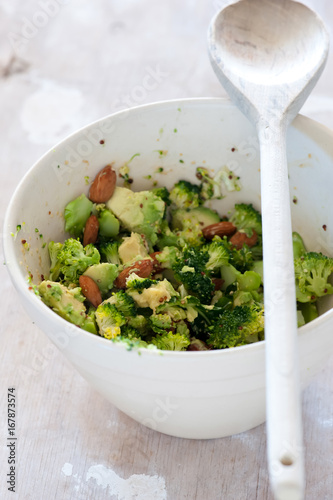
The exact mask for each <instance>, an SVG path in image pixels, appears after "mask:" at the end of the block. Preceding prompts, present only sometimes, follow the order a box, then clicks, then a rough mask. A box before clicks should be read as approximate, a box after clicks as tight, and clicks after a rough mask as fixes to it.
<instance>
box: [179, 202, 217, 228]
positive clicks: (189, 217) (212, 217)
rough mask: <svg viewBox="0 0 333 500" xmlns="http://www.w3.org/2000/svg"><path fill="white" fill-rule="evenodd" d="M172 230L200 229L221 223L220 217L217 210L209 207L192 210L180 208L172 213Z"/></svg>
mask: <svg viewBox="0 0 333 500" xmlns="http://www.w3.org/2000/svg"><path fill="white" fill-rule="evenodd" d="M171 217H172V220H171V227H172V229H185V228H188V227H190V226H197V225H199V227H200V228H204V227H206V226H210V225H211V224H216V223H217V222H220V220H221V219H220V217H219V215H218V213H217V212H215V210H212V209H211V208H208V207H202V206H200V207H196V208H192V209H190V210H186V209H184V208H178V209H176V210H174V211H173V212H172V215H171Z"/></svg>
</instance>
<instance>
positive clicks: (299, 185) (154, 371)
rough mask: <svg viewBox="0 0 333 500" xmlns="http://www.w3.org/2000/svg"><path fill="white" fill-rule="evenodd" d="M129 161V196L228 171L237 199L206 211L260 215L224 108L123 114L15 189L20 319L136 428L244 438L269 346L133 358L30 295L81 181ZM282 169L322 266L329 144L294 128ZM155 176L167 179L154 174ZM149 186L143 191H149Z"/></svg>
mask: <svg viewBox="0 0 333 500" xmlns="http://www.w3.org/2000/svg"><path fill="white" fill-rule="evenodd" d="M100 141H101V142H102V144H101V143H100ZM103 142H104V143H103ZM137 153H139V156H135V157H134V158H133V159H132V160H131V162H130V163H129V166H130V175H131V177H132V178H133V179H134V183H133V189H134V190H140V189H143V188H150V187H151V186H152V183H153V181H154V180H156V181H158V183H159V185H165V186H167V187H170V186H172V185H173V184H174V182H175V181H177V180H178V179H181V178H185V179H188V180H195V168H196V167H197V166H199V165H204V166H207V167H209V168H212V169H215V170H217V169H219V168H221V167H222V166H223V165H228V166H229V168H230V169H231V170H234V171H236V173H237V174H238V175H239V176H240V182H241V185H242V189H241V191H239V192H235V193H229V194H228V195H227V196H226V197H225V198H224V199H223V200H220V201H218V202H215V203H214V204H213V206H214V207H215V208H216V209H218V211H219V213H220V214H221V215H222V214H225V213H227V212H228V210H229V209H231V208H232V207H233V205H234V203H235V202H240V201H243V202H246V203H249V202H252V203H253V204H254V206H255V207H257V208H260V183H259V153H258V146H257V140H256V134H255V131H254V129H253V128H252V126H251V125H250V124H249V122H248V121H247V120H246V119H245V118H244V117H243V115H242V114H241V113H240V112H239V111H238V110H237V109H236V108H235V107H234V106H233V105H232V104H231V103H230V102H229V101H227V100H223V99H190V100H181V101H170V102H162V103H156V104H152V105H147V106H141V107H138V108H134V109H131V110H128V111H123V112H120V113H117V114H115V115H112V116H110V117H107V118H105V119H103V120H100V121H98V122H95V123H93V124H92V125H89V126H87V127H85V128H83V129H82V130H80V131H78V132H77V133H75V134H73V135H71V136H70V137H68V138H67V139H65V140H64V141H62V142H61V143H60V144H58V145H57V146H55V147H54V148H53V149H52V150H51V151H49V152H48V153H47V154H46V155H45V156H43V158H41V159H40V160H39V161H38V162H37V163H36V164H35V165H34V166H33V167H32V169H31V170H30V171H29V172H28V173H27V175H26V176H25V177H24V179H23V180H22V182H21V183H20V185H19V186H18V188H17V190H16V192H15V194H14V196H13V198H12V200H11V203H10V206H9V207H8V212H7V214H6V220H5V227H4V250H5V258H6V263H7V267H8V270H9V272H10V275H11V277H12V280H13V283H14V285H15V287H16V289H17V291H18V293H19V295H20V297H21V299H22V300H23V303H24V305H25V307H26V310H27V311H28V314H29V315H30V316H31V317H32V319H33V320H34V321H35V322H36V324H37V325H38V326H39V327H40V328H41V329H42V330H43V331H44V332H45V333H46V335H48V337H49V338H50V339H51V340H52V341H53V342H54V343H55V344H56V345H57V346H58V347H59V349H60V350H61V351H62V352H63V354H64V355H65V356H66V357H67V358H68V359H69V360H70V361H71V363H72V364H73V366H74V367H75V368H76V369H77V370H78V372H79V373H80V374H81V375H82V376H83V377H84V378H85V379H86V380H87V381H88V382H89V383H90V384H91V385H92V386H93V387H95V388H96V389H97V390H98V391H99V392H100V393H101V394H103V395H104V396H105V397H106V398H107V399H108V400H109V401H111V402H112V403H113V404H114V405H115V406H117V407H118V408H119V409H120V410H122V411H123V412H125V413H126V414H127V415H129V416H131V417H133V418H134V419H135V420H137V421H138V422H140V423H142V424H144V425H146V426H148V427H150V428H152V429H156V430H158V431H160V432H163V433H166V434H170V435H173V436H179V437H184V438H198V439H203V438H204V439H205V438H217V437H222V436H227V435H231V434H235V433H239V432H242V431H245V430H248V429H250V428H252V427H254V426H256V425H258V424H260V423H262V422H264V420H265V364H264V350H265V342H259V343H257V344H252V345H249V346H244V347H237V348H234V349H229V350H223V351H210V352H166V351H164V352H163V354H161V353H160V352H158V351H157V352H156V351H155V352H154V351H149V350H146V349H141V351H140V354H139V353H138V352H137V351H131V352H129V351H127V350H126V349H125V348H124V347H122V346H119V345H116V344H113V343H112V342H110V341H108V340H106V339H104V338H101V337H97V336H94V335H92V334H90V333H87V332H85V331H83V330H80V329H79V328H77V327H75V326H73V325H71V324H69V323H67V322H66V321H64V320H63V319H62V318H60V317H59V316H57V315H56V314H55V313H53V312H52V311H51V310H50V309H48V308H47V307H46V306H45V305H44V304H43V303H42V302H41V301H40V299H39V298H38V297H37V296H36V295H35V294H34V293H33V292H32V291H31V290H30V289H29V286H30V284H29V282H28V281H29V280H28V281H27V276H28V274H29V273H30V274H31V275H32V276H33V277H32V281H33V282H34V283H38V282H39V281H40V279H41V275H42V274H43V275H45V276H47V273H48V268H49V260H48V253H47V248H46V247H45V243H47V242H48V241H50V240H56V241H57V240H58V241H60V240H63V239H64V238H65V236H66V235H65V233H64V220H63V215H62V213H63V209H64V207H65V205H66V203H68V202H69V201H70V200H72V199H73V198H74V197H76V196H78V195H80V194H81V193H82V192H85V193H87V192H88V186H87V182H86V179H85V176H89V178H90V179H93V178H94V176H95V174H96V173H97V172H98V171H99V170H100V169H101V168H102V167H104V166H105V165H106V164H108V163H110V162H114V166H115V168H116V169H117V168H119V167H120V166H121V165H123V164H124V163H125V162H126V161H128V160H130V158H131V157H132V156H133V155H135V154H137ZM288 159H289V166H290V189H291V194H290V197H291V200H292V201H293V202H292V218H293V228H294V230H296V231H299V232H300V233H301V234H302V236H303V237H304V240H305V243H306V245H307V246H308V249H311V250H316V251H318V250H319V251H323V252H325V253H326V254H330V251H331V249H332V248H333V247H332V243H333V241H332V238H333V204H332V202H331V193H332V189H331V186H332V184H333V168H332V164H333V135H332V132H330V131H329V130H327V129H326V128H324V127H322V126H321V125H319V124H317V123H315V122H313V121H312V120H310V119H308V118H305V117H302V116H298V117H297V118H296V120H295V121H294V123H293V125H292V127H291V128H290V131H289V138H288ZM160 166H162V167H163V168H164V171H163V172H162V173H156V170H157V168H158V167H160ZM148 174H150V175H152V179H151V180H148V179H145V176H147V175H148ZM295 197H296V198H295ZM296 201H297V203H296ZM18 224H21V225H22V229H21V231H20V232H19V233H18V234H17V236H16V237H14V236H12V235H11V233H15V232H16V226H17V225H18ZM324 225H325V226H326V230H324V229H323V226H324ZM37 230H38V232H37ZM41 235H42V237H41ZM22 240H26V244H25V245H23V244H22ZM43 246H44V248H43ZM27 247H29V248H30V249H29V250H28V249H27ZM331 307H332V302H331V301H330V300H326V302H325V301H324V302H323V303H322V306H321V312H322V314H321V316H320V317H319V318H318V319H316V320H315V321H313V322H312V323H311V324H308V325H305V326H303V327H302V328H300V329H299V350H300V360H301V363H300V364H301V378H302V385H303V387H304V386H305V385H306V384H307V383H308V382H309V380H310V379H311V377H313V376H314V374H315V373H317V372H318V370H319V369H320V368H321V367H322V366H323V365H324V363H325V361H326V360H327V358H328V357H329V356H330V354H331V353H332V350H333V334H332V327H333V309H330V308H331Z"/></svg>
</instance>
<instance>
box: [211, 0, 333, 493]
mask: <svg viewBox="0 0 333 500" xmlns="http://www.w3.org/2000/svg"><path fill="white" fill-rule="evenodd" d="M208 42H209V52H210V57H211V62H212V66H213V68H214V70H215V72H216V74H217V77H218V78H219V80H220V82H221V83H222V85H223V86H224V87H225V89H226V90H227V92H228V94H229V96H230V97H231V99H232V100H233V101H234V102H235V103H236V104H237V106H238V107H239V108H240V109H241V111H242V112H243V113H244V114H245V115H246V116H247V117H248V118H249V119H250V121H251V122H252V123H253V124H254V125H255V127H256V129H257V133H258V137H259V142H260V163H261V211H262V224H263V253H264V294H265V338H266V378H267V380H266V382H267V389H266V395H267V398H266V400H267V402H266V409H267V452H268V467H269V473H270V480H271V486H272V490H273V492H274V495H275V498H276V499H281V500H282V499H283V500H289V499H290V500H294V499H295V500H296V499H298V500H299V499H301V498H303V493H304V464H303V439H302V416H301V397H300V384H299V371H298V350H297V320H296V300H295V283H294V268H293V248H292V226H291V216H290V195H289V186H288V167H287V157H286V131H287V127H288V125H289V123H290V122H291V121H292V119H293V118H294V117H295V116H296V114H297V113H298V111H299V110H300V108H301V106H302V105H303V103H304V102H305V100H306V98H307V97H308V95H309V94H310V92H311V90H312V89H313V87H314V86H315V84H316V82H317V80H318V78H319V76H320V74H321V72H322V70H323V68H324V65H325V62H326V59H327V54H328V46H329V39H328V34H327V32H326V29H325V27H324V25H323V23H322V21H321V20H320V19H319V18H318V16H317V15H316V14H315V13H314V12H312V11H311V10H310V9H308V8H307V7H305V6H304V5H302V4H300V3H297V2H294V1H291V0H279V1H276V0H241V1H239V2H237V3H234V4H232V5H229V6H227V7H225V8H224V9H222V10H221V11H220V12H219V13H218V14H217V15H216V17H215V18H214V19H213V20H212V22H211V25H210V28H209V34H208Z"/></svg>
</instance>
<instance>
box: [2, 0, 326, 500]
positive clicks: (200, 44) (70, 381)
mask: <svg viewBox="0 0 333 500" xmlns="http://www.w3.org/2000/svg"><path fill="white" fill-rule="evenodd" d="M224 3H226V2H223V1H222V0H221V1H219V0H217V1H215V0H212V1H208V2H206V1H205V0H197V1H196V2H194V1H189V0H188V1H184V2H182V3H181V2H177V1H176V0H169V1H167V0H162V1H160V2H153V1H152V0H122V1H121V0H117V1H116V0H113V1H107V0H96V2H88V0H48V1H47V0H44V1H43V0H38V1H35V0H33V1H31V2H25V3H23V2H20V1H19V0H12V1H11V2H7V1H5V0H0V35H1V44H0V77H1V78H0V103H1V120H0V126H1V138H2V144H1V148H0V169H1V170H0V171H1V174H2V177H1V178H2V182H1V183H0V190H1V196H0V204H1V210H0V214H1V215H0V222H2V220H3V215H4V211H5V209H6V206H7V203H8V201H9V198H10V196H11V194H12V192H13V190H14V188H15V186H16V185H17V183H18V182H19V180H20V178H21V177H22V176H23V175H24V173H25V172H26V171H27V169H28V168H29V167H30V165H31V164H32V163H33V162H34V161H36V160H37V159H38V157H39V156H40V155H41V154H43V152H45V151H46V150H47V149H48V148H50V147H51V146H52V145H53V144H54V143H55V142H57V141H58V140H60V139H62V138H63V137H65V136H66V135H67V134H68V133H70V132H72V131H74V130H75V129H76V128H78V127H80V126H81V125H84V124H86V123H88V122H90V121H92V120H94V119H96V118H99V117H100V116H103V115H105V114H108V113H110V112H112V111H115V110H117V109H121V108H126V107H128V106H133V105H135V104H140V103H145V102H152V101H156V100H162V99H171V98H176V97H193V96H220V95H224V92H223V91H222V89H221V87H220V84H219V83H218V81H217V79H216V77H215V75H214V74H213V71H212V69H211V67H210V63H209V59H208V55H207V48H206V32H207V27H208V24H209V22H210V19H211V17H212V16H213V14H214V12H215V11H216V10H217V9H218V8H220V7H221V6H222V5H224ZM304 3H306V4H307V5H309V6H310V7H312V8H316V9H317V11H318V13H319V14H320V15H321V16H322V17H323V18H324V19H325V21H326V23H327V24H328V27H329V30H330V31H331V32H332V25H333V4H332V3H331V2H330V1H328V0H326V1H325V0H320V1H316V2H315V1H314V0H308V1H307V2H304ZM331 36H332V34H331ZM332 76H333V58H332V56H331V57H330V58H329V60H328V64H327V68H326V70H325V71H324V74H323V77H322V79H321V80H320V82H319V84H318V86H317V87H316V90H315V92H314V94H313V95H312V96H311V97H310V99H309V101H308V102H307V104H306V105H305V107H304V108H303V110H302V111H303V112H304V114H308V115H309V116H311V117H314V118H315V119H317V120H319V121H321V122H322V123H324V124H326V125H328V126H329V127H331V128H333V91H332V83H331V82H332ZM36 195H37V193H32V196H36ZM1 256H2V249H1ZM2 260H3V258H2ZM0 273H1V276H0V293H1V302H0V303H1V313H2V321H1V327H0V333H1V348H0V367H1V368H0V384H1V391H0V428H1V433H0V438H1V448H0V450H1V451H0V454H1V457H0V463H1V468H0V498H1V499H7V498H18V499H20V500H21V499H22V500H44V499H46V498H47V499H50V500H53V499H65V500H72V499H74V500H83V499H84V500H85V499H95V498H96V499H101V500H104V499H112V500H121V499H125V500H130V499H132V498H133V499H134V498H136V500H138V499H140V500H142V499H144V500H148V499H150V498H151V499H153V500H160V499H161V500H162V499H164V498H167V499H168V500H183V499H188V500H194V499H203V498H204V499H207V500H217V499H223V500H235V499H242V500H253V499H259V500H271V499H272V496H271V494H270V492H269V484H268V472H267V464H266V436H265V426H264V425H262V426H260V427H258V428H256V429H253V430H252V431H249V432H247V433H244V434H241V435H237V436H232V437H230V438H225V439H219V440H211V441H188V440H182V439H176V438H172V437H169V436H165V435H161V434H158V433H155V432H154V431H151V430H149V429H147V428H145V427H143V426H141V425H140V424H138V423H136V422H134V421H132V420H131V419H130V418H129V417H127V416H125V415H123V414H122V413H120V412H119V411H118V410H117V409H115V408H114V407H113V406H112V405H111V404H109V403H107V402H106V401H104V400H103V399H102V397H100V396H99V395H98V394H96V393H95V392H94V390H92V389H91V388H90V387H89V386H88V385H87V383H86V382H85V381H84V380H83V379H82V378H81V377H80V376H79V375H78V374H77V373H76V372H75V371H74V370H73V369H72V368H71V366H69V364H68V363H67V362H66V361H65V359H64V358H63V357H62V356H61V354H60V353H59V352H58V351H57V350H56V349H55V348H54V347H53V345H52V344H51V343H50V342H49V341H48V339H47V338H46V336H45V335H44V334H43V333H42V332H40V331H39V330H38V329H37V327H36V326H35V325H33V324H31V321H30V320H29V318H28V316H27V315H26V313H25V312H24V311H23V310H22V307H21V305H20V304H19V303H18V302H17V294H16V292H15V290H14V289H13V287H12V285H11V283H10V280H9V277H8V275H7V272H6V269H5V266H2V267H1V268H0ZM332 334H333V332H332ZM10 386H14V387H15V388H16V393H17V396H16V397H17V407H16V412H17V416H16V424H17V431H16V432H17V438H18V440H17V447H16V459H17V464H16V471H17V477H16V493H11V492H8V490H7V487H8V485H7V483H6V481H7V477H6V474H7V473H8V472H9V466H8V463H7V458H8V448H7V447H6V444H7V434H8V433H7V388H8V387H10ZM332 415H333V359H331V362H330V363H329V364H328V365H327V367H326V368H325V370H323V372H322V373H321V374H320V375H319V376H317V378H316V379H315V380H314V381H313V382H312V384H311V385H310V386H309V387H308V388H307V389H306V390H305V392H304V394H303V425H304V443H305V450H304V453H305V467H306V478H307V485H306V499H308V500H312V499H313V498H316V499H318V500H331V499H332V496H333V494H332V491H333V479H332V478H333V460H332V457H333V417H332ZM96 465H99V466H100V467H95V468H93V466H96ZM112 471H113V473H112ZM89 475H90V476H92V477H90V479H87V478H88V477H89ZM154 476H156V477H158V478H159V481H158V480H157V478H155V479H154ZM121 478H122V479H124V480H127V481H121ZM129 478H130V479H129ZM108 479H109V480H110V481H109V483H110V485H111V486H112V485H113V486H112V488H113V490H112V488H111V486H106V485H107V480H108ZM103 485H104V486H105V487H103ZM131 485H132V486H131ZM139 486H140V487H141V488H146V493H142V494H140V495H141V496H139V495H138V494H137V496H134V492H135V491H136V492H137V493H138V491H139ZM131 487H132V490H131ZM126 488H127V490H126ZM112 491H113V493H112ZM129 491H132V494H131V493H129ZM154 491H155V492H154Z"/></svg>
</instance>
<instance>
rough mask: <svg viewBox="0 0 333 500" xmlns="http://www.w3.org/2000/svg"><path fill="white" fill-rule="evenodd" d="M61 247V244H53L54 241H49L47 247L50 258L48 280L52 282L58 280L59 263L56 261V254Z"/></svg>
mask: <svg viewBox="0 0 333 500" xmlns="http://www.w3.org/2000/svg"><path fill="white" fill-rule="evenodd" d="M62 247H63V243H55V242H54V241H50V243H49V245H48V251H49V256H50V261H51V264H50V279H53V280H54V281H55V280H57V279H58V277H59V274H60V267H61V263H60V262H59V261H58V253H59V252H60V250H61V249H62Z"/></svg>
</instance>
